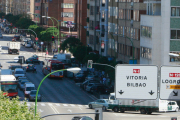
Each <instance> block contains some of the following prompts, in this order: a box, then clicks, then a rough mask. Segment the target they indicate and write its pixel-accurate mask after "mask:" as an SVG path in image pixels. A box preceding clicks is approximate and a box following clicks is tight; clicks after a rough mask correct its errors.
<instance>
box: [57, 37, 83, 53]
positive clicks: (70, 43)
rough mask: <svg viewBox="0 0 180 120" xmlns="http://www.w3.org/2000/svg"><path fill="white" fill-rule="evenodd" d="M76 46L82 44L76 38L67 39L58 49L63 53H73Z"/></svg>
mask: <svg viewBox="0 0 180 120" xmlns="http://www.w3.org/2000/svg"><path fill="white" fill-rule="evenodd" d="M78 45H82V43H81V42H80V40H79V39H78V38H75V37H69V38H67V39H66V40H65V41H64V42H63V43H62V44H61V48H60V49H61V50H63V51H65V50H66V49H69V51H70V52H71V53H73V52H74V50H75V49H76V47H77V46H78Z"/></svg>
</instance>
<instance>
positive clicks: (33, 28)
mask: <svg viewBox="0 0 180 120" xmlns="http://www.w3.org/2000/svg"><path fill="white" fill-rule="evenodd" d="M28 29H31V30H33V31H34V32H35V33H36V34H37V37H38V38H40V37H41V32H42V31H45V29H44V28H43V27H39V26H37V25H30V26H29V28H28ZM34 32H32V31H28V33H30V34H33V35H34V36H35V34H34Z"/></svg>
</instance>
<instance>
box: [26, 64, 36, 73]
mask: <svg viewBox="0 0 180 120" xmlns="http://www.w3.org/2000/svg"><path fill="white" fill-rule="evenodd" d="M33 70H34V65H33V64H28V66H27V67H26V72H28V71H33Z"/></svg>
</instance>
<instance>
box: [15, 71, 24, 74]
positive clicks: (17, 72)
mask: <svg viewBox="0 0 180 120" xmlns="http://www.w3.org/2000/svg"><path fill="white" fill-rule="evenodd" d="M15 74H24V71H16V72H15Z"/></svg>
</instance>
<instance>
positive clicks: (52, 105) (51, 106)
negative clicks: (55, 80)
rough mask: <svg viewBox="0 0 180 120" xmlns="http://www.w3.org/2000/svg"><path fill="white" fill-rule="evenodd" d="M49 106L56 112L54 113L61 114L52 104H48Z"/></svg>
mask: <svg viewBox="0 0 180 120" xmlns="http://www.w3.org/2000/svg"><path fill="white" fill-rule="evenodd" d="M48 105H49V106H50V107H51V109H52V110H53V111H54V113H56V114H59V112H58V111H57V109H56V108H55V107H54V106H53V105H52V104H51V103H48Z"/></svg>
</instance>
